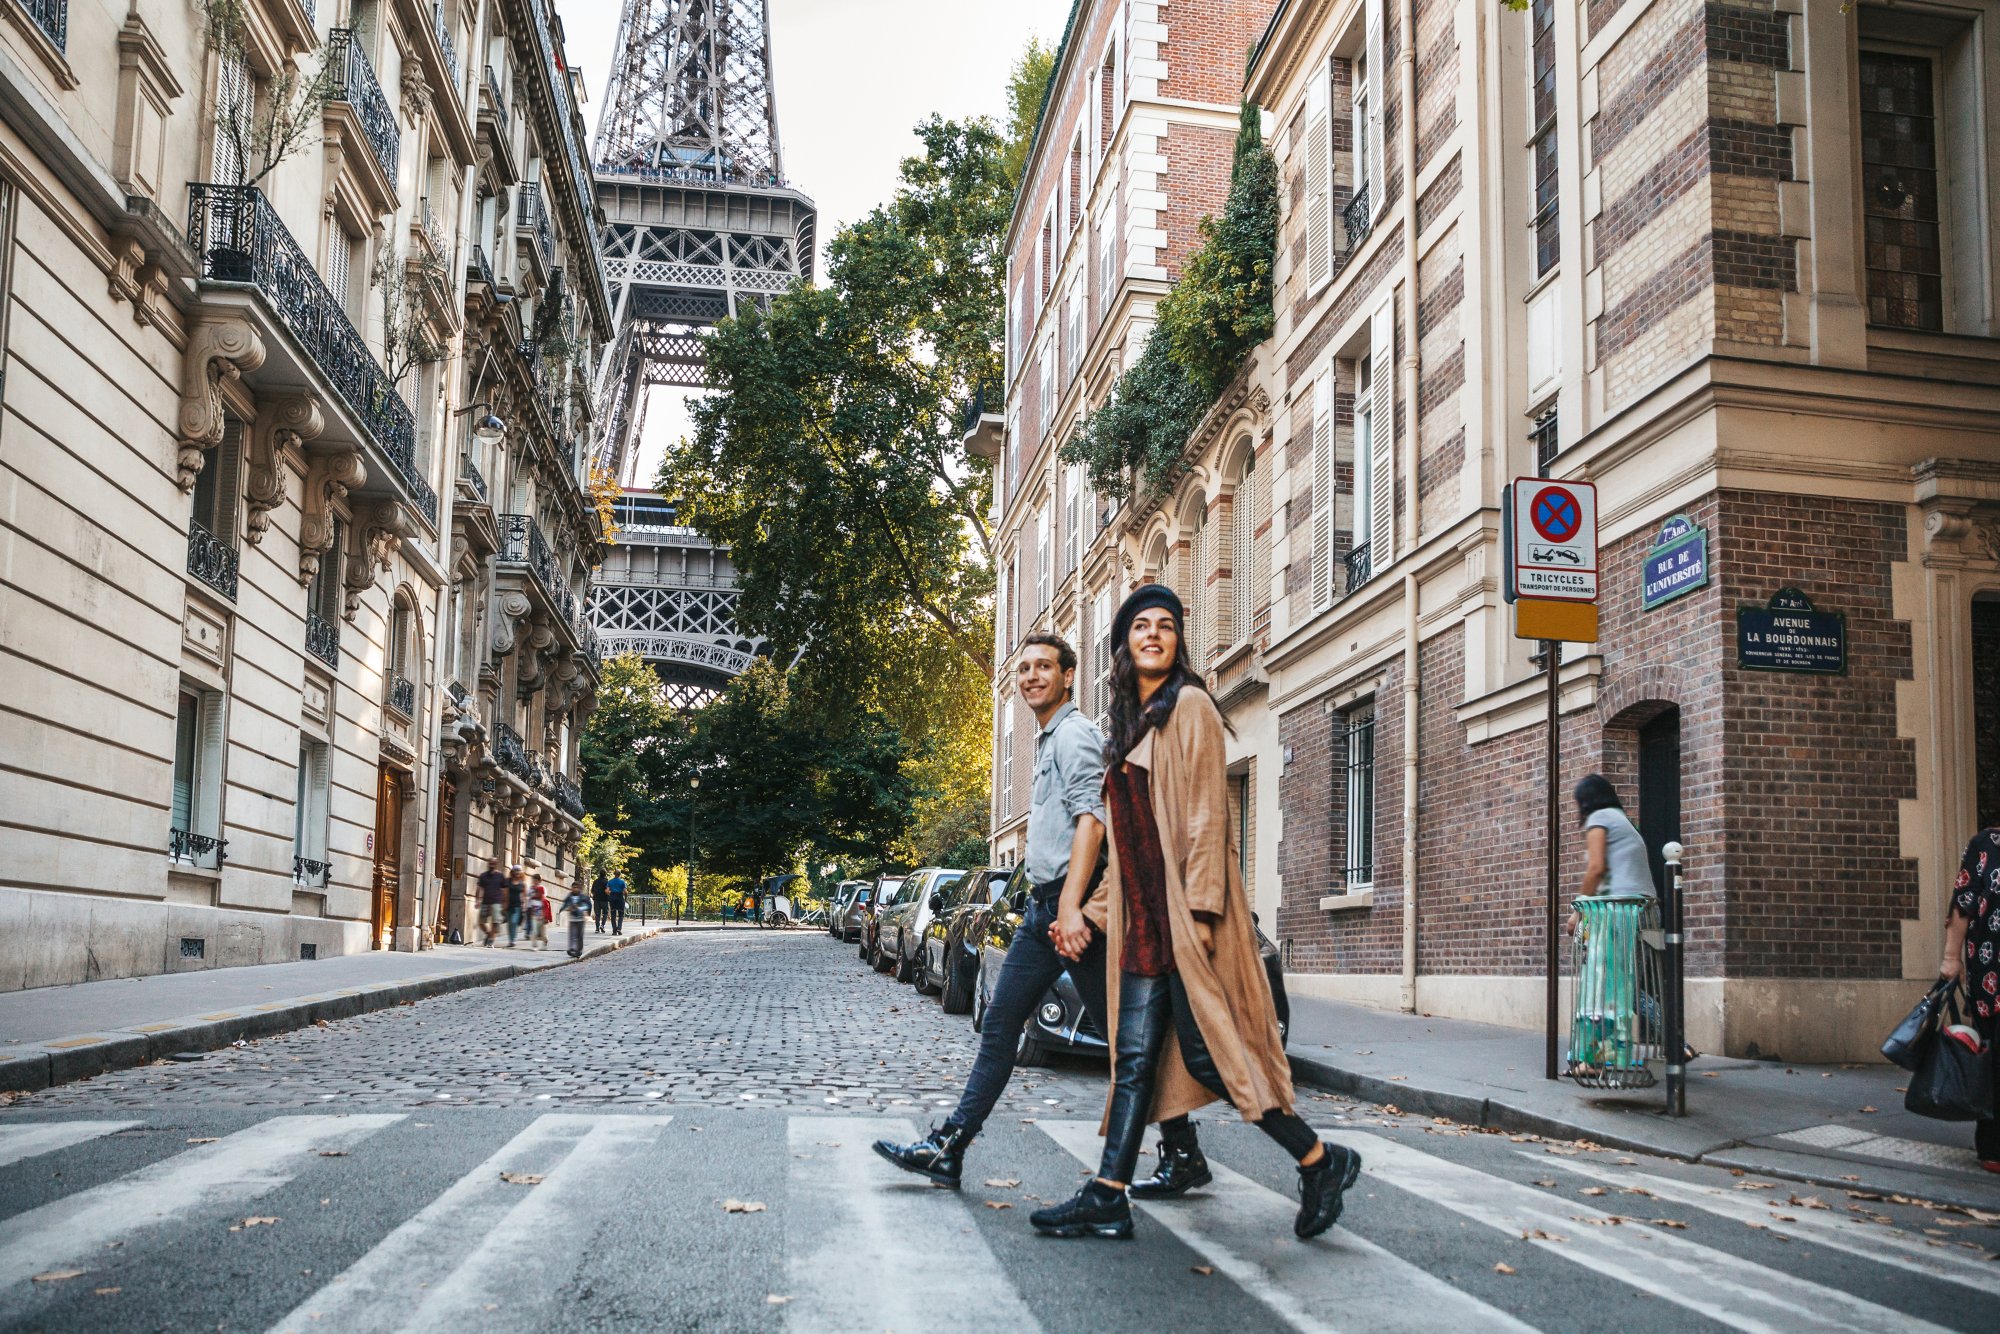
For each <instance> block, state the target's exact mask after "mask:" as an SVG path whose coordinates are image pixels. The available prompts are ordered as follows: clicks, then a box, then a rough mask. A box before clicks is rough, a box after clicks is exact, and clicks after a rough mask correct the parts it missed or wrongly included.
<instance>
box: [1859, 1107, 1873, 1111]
mask: <svg viewBox="0 0 2000 1334" xmlns="http://www.w3.org/2000/svg"><path fill="white" fill-rule="evenodd" d="M1861 1110H1862V1111H1864V1112H1872V1111H1874V1110H1875V1109H1874V1108H1873V1107H1863V1108H1862V1109H1861Z"/></svg>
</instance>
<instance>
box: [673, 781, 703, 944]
mask: <svg viewBox="0 0 2000 1334" xmlns="http://www.w3.org/2000/svg"><path fill="white" fill-rule="evenodd" d="M700 790H701V777H700V775H698V774H697V775H692V776H690V777H689V778H688V880H687V888H686V889H685V890H684V891H682V893H681V898H682V899H684V900H685V901H686V903H687V905H688V911H690V912H692V911H693V910H694V798H695V794H696V793H697V792H699V791H700ZM680 920H681V914H680V905H679V904H675V905H674V924H675V925H676V926H678V925H679V924H680Z"/></svg>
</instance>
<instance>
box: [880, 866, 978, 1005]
mask: <svg viewBox="0 0 2000 1334" xmlns="http://www.w3.org/2000/svg"><path fill="white" fill-rule="evenodd" d="M966 875H967V872H964V871H958V870H953V869H952V868H950V867H944V866H928V867H925V868H924V869H923V870H921V871H917V872H914V873H913V875H912V878H913V879H918V878H920V879H921V880H922V883H921V884H919V885H918V886H917V888H916V889H915V890H914V891H912V892H911V893H910V895H909V897H908V899H907V900H905V901H904V902H903V903H900V904H898V905H897V906H896V908H895V909H893V910H892V911H891V912H890V913H888V914H887V915H885V916H884V917H883V919H882V942H883V943H882V953H883V954H884V955H885V956H891V957H893V959H894V961H895V969H896V980H897V981H898V982H915V981H916V980H917V964H918V955H919V951H920V950H921V949H922V947H923V941H924V929H925V928H926V927H928V926H929V925H930V923H931V918H932V917H933V916H934V915H935V914H936V912H937V909H938V906H939V905H940V904H941V903H942V902H943V900H944V895H945V894H946V893H947V892H949V891H950V890H952V889H953V888H955V887H956V886H957V885H958V884H959V883H960V882H962V881H963V880H964V879H965V878H966ZM906 887H907V886H906Z"/></svg>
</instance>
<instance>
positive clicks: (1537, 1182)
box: [1531, 1181, 1556, 1189]
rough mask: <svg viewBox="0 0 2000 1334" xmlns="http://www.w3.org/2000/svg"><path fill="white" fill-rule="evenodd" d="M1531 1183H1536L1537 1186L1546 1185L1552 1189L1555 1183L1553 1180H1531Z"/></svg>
mask: <svg viewBox="0 0 2000 1334" xmlns="http://www.w3.org/2000/svg"><path fill="white" fill-rule="evenodd" d="M1531 1184H1533V1185H1537V1186H1547V1187H1549V1188H1551V1189H1553V1188H1554V1187H1555V1184H1556V1183H1555V1182H1553V1181H1536V1182H1533V1183H1531Z"/></svg>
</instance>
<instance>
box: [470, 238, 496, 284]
mask: <svg viewBox="0 0 2000 1334" xmlns="http://www.w3.org/2000/svg"><path fill="white" fill-rule="evenodd" d="M465 277H466V281H467V282H475V283H485V284H486V285H487V286H488V287H492V286H493V285H494V283H493V265H492V264H490V263H489V262H487V259H486V251H485V250H483V249H481V248H480V247H479V246H476V245H475V246H473V247H472V248H471V249H470V250H467V251H466V252H465Z"/></svg>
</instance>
